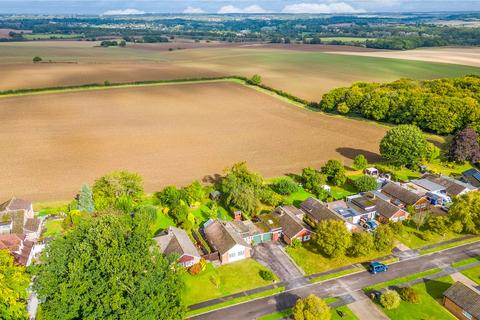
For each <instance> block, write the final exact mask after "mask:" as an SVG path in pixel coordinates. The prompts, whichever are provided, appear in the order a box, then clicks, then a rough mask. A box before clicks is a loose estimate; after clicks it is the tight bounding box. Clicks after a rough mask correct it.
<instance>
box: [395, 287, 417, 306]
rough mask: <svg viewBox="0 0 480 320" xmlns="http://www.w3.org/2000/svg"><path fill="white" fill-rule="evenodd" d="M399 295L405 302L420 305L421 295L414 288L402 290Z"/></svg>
mask: <svg viewBox="0 0 480 320" xmlns="http://www.w3.org/2000/svg"><path fill="white" fill-rule="evenodd" d="M399 293H400V297H401V298H402V300H403V301H406V302H409V303H414V304H418V303H420V294H419V293H418V291H417V290H415V289H414V288H412V287H405V288H401V289H400V290H399Z"/></svg>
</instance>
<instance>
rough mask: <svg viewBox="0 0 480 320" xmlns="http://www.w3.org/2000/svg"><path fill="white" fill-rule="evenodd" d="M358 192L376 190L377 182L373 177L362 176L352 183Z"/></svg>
mask: <svg viewBox="0 0 480 320" xmlns="http://www.w3.org/2000/svg"><path fill="white" fill-rule="evenodd" d="M353 185H354V186H355V188H356V189H357V190H358V192H366V191H372V190H376V189H378V182H377V179H376V178H375V177H372V176H367V175H363V176H361V177H360V178H358V179H357V180H355V181H354V182H353Z"/></svg>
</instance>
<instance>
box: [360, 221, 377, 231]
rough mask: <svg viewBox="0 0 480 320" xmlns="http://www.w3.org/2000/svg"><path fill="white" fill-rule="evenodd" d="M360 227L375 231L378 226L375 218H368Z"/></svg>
mask: <svg viewBox="0 0 480 320" xmlns="http://www.w3.org/2000/svg"><path fill="white" fill-rule="evenodd" d="M362 227H363V228H364V229H365V230H367V231H375V230H376V229H377V228H378V223H377V222H376V221H375V220H369V221H367V222H365V223H363V224H362Z"/></svg>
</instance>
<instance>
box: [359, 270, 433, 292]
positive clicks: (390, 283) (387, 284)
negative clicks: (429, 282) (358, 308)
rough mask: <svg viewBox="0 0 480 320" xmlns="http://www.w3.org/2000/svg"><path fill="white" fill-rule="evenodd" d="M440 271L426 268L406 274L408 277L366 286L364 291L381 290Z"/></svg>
mask: <svg viewBox="0 0 480 320" xmlns="http://www.w3.org/2000/svg"><path fill="white" fill-rule="evenodd" d="M440 271H442V269H439V268H435V269H430V270H426V271H423V272H419V273H414V274H411V275H409V276H406V277H402V278H397V279H393V280H390V281H386V282H382V283H379V284H376V285H374V286H370V287H366V288H364V289H363V291H365V292H369V291H373V290H380V289H383V288H387V287H390V286H396V285H401V284H403V283H407V282H410V281H413V280H417V279H421V278H424V277H426V276H430V275H432V274H435V273H439V272H440Z"/></svg>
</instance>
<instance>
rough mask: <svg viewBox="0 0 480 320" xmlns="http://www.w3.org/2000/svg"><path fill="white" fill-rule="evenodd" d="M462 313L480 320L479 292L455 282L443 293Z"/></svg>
mask: <svg viewBox="0 0 480 320" xmlns="http://www.w3.org/2000/svg"><path fill="white" fill-rule="evenodd" d="M443 295H444V296H445V297H447V298H448V299H450V300H451V301H453V302H454V303H455V304H456V305H458V306H459V307H460V308H462V309H463V310H464V311H467V312H468V313H470V314H471V315H472V316H473V317H474V318H475V319H480V292H479V291H477V290H475V289H473V288H471V287H469V286H467V285H465V284H463V283H461V282H456V283H455V284H454V285H452V286H451V287H450V288H448V290H447V291H445V292H444V293H443Z"/></svg>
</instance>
